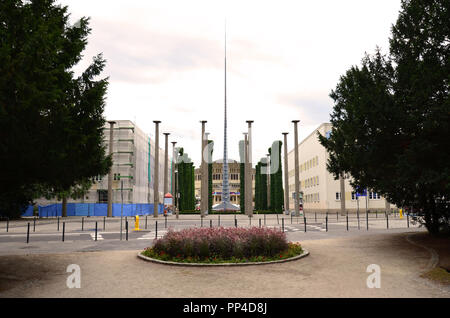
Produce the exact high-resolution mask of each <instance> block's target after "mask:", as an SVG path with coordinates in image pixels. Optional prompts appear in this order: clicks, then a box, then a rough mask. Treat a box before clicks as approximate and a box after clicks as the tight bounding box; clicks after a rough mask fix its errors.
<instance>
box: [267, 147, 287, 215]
mask: <svg viewBox="0 0 450 318" xmlns="http://www.w3.org/2000/svg"><path fill="white" fill-rule="evenodd" d="M282 144H283V143H282V142H281V141H280V140H277V141H274V142H273V144H272V147H271V148H269V150H268V151H269V154H270V161H271V162H278V163H279V164H278V169H276V170H275V171H270V207H269V208H270V209H271V210H273V211H275V212H278V213H281V212H282V211H283V203H284V191H283V172H282V168H281V145H282Z"/></svg>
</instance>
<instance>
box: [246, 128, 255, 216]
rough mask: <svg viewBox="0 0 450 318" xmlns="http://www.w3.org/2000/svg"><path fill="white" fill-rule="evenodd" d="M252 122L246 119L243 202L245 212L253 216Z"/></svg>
mask: <svg viewBox="0 0 450 318" xmlns="http://www.w3.org/2000/svg"><path fill="white" fill-rule="evenodd" d="M252 123H253V120H247V124H248V136H247V138H248V146H247V165H246V167H247V169H246V174H245V185H246V187H245V203H246V208H245V211H246V214H247V215H248V216H249V217H252V216H253V189H252V166H253V164H252Z"/></svg>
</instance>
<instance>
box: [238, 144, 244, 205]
mask: <svg viewBox="0 0 450 318" xmlns="http://www.w3.org/2000/svg"><path fill="white" fill-rule="evenodd" d="M244 143H245V141H244V140H240V141H239V159H240V164H239V181H240V186H239V187H240V188H239V205H240V209H241V213H242V214H245V152H244Z"/></svg>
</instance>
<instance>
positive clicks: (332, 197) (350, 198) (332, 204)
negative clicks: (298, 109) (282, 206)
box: [288, 123, 394, 212]
mask: <svg viewBox="0 0 450 318" xmlns="http://www.w3.org/2000/svg"><path fill="white" fill-rule="evenodd" d="M331 127H332V125H331V124H330V123H323V124H321V125H320V126H319V127H318V128H317V129H315V130H314V131H313V132H312V133H311V134H310V135H309V136H308V137H306V138H305V139H304V140H303V141H302V142H300V144H299V145H298V153H299V180H300V191H301V192H303V208H304V210H305V211H306V212H309V211H312V212H338V211H339V212H340V211H341V200H345V209H346V210H347V211H349V212H356V211H357V210H358V208H359V210H360V211H365V209H366V207H367V209H368V210H369V211H370V210H384V209H385V208H386V200H385V199H384V198H383V197H381V196H380V195H379V194H378V193H375V192H373V191H371V190H370V189H367V195H366V196H365V197H357V196H356V193H355V190H354V189H353V188H352V187H351V185H350V177H348V176H347V177H346V178H345V179H344V184H345V193H343V194H341V186H340V180H335V179H334V176H333V175H332V174H331V173H329V172H328V170H327V168H326V164H327V160H328V153H327V151H326V149H325V148H324V147H323V146H322V145H321V144H320V142H319V139H318V133H319V134H321V135H322V136H329V135H330V134H331ZM294 163H295V162H294V150H291V151H290V152H289V153H288V167H289V209H290V210H293V209H294V196H295V178H294V176H295V165H294ZM388 206H389V207H394V205H392V206H391V205H389V204H388Z"/></svg>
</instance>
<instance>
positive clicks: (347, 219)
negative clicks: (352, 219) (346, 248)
mask: <svg viewBox="0 0 450 318" xmlns="http://www.w3.org/2000/svg"><path fill="white" fill-rule="evenodd" d="M346 219H347V231H348V212H347V216H346Z"/></svg>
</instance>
